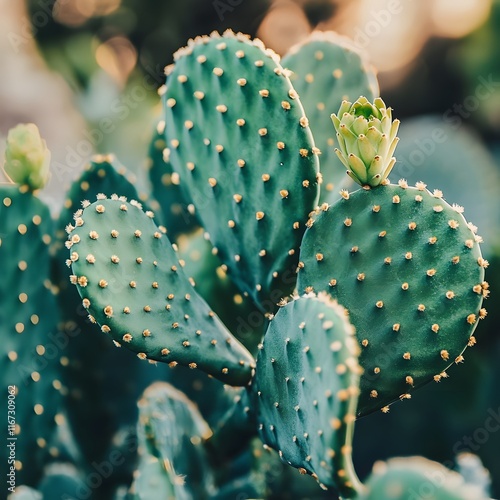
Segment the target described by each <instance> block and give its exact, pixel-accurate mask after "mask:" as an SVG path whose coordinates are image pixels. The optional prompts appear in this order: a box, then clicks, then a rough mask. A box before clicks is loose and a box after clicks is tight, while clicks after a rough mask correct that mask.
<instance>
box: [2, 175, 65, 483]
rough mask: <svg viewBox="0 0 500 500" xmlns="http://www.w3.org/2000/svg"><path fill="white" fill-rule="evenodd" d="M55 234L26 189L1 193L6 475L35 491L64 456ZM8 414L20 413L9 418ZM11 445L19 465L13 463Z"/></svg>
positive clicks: (47, 215) (45, 211) (8, 188)
mask: <svg viewBox="0 0 500 500" xmlns="http://www.w3.org/2000/svg"><path fill="white" fill-rule="evenodd" d="M51 234H52V220H51V217H50V213H49V210H48V208H47V206H46V205H44V204H43V203H42V202H41V201H40V200H39V199H38V198H36V197H35V196H33V194H32V193H31V192H29V191H27V189H25V188H21V190H20V189H19V187H18V186H10V185H9V186H5V185H2V186H1V187H0V276H1V277H2V278H1V280H0V304H1V307H0V339H1V350H0V352H1V356H0V373H1V376H0V380H1V382H2V387H3V388H4V391H5V392H4V394H5V395H4V398H5V412H6V413H5V434H4V438H5V439H7V440H6V441H5V442H4V445H3V447H2V453H1V454H0V472H1V474H2V477H5V475H6V474H7V472H8V471H9V468H10V466H11V465H13V466H14V465H15V466H16V468H17V471H16V481H17V483H18V484H26V485H28V486H33V485H34V484H36V481H37V480H38V478H39V477H40V475H41V472H42V467H43V464H44V463H48V462H49V461H50V460H51V457H50V452H54V454H55V453H57V452H58V450H57V449H56V448H54V449H51V444H52V437H53V435H54V433H55V430H56V423H57V421H58V420H59V418H60V416H59V415H58V414H57V412H58V410H59V403H60V393H59V391H60V390H62V389H63V386H62V383H61V380H60V376H59V375H60V374H59V372H58V365H59V359H60V358H61V352H60V348H59V342H61V341H65V338H64V336H63V335H62V334H61V332H59V331H58V328H57V323H58V310H57V306H56V302H55V297H54V295H53V293H52V285H51V283H50V281H49V279H48V277H49V263H50V258H49V244H50V241H51V236H50V235H51ZM8 402H9V403H11V405H9V406H10V408H8V407H7V403H8ZM8 409H9V410H13V413H10V414H9V415H7V411H8ZM8 419H9V420H10V424H11V427H9V428H7V424H8V423H9V422H8ZM14 440H15V441H14ZM11 443H14V444H15V458H16V463H15V464H9V463H8V459H9V456H10V448H9V447H7V446H6V445H10V444H11Z"/></svg>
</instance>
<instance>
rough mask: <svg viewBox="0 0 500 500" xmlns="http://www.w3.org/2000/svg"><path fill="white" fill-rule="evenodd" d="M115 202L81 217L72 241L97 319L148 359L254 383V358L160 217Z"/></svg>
mask: <svg viewBox="0 0 500 500" xmlns="http://www.w3.org/2000/svg"><path fill="white" fill-rule="evenodd" d="M112 198H113V199H100V200H98V201H97V202H95V203H94V204H92V205H90V204H89V206H86V208H85V209H84V210H83V211H82V212H78V213H77V216H76V219H75V224H76V227H75V229H73V230H72V231H71V232H70V234H69V237H68V242H67V246H68V248H70V259H71V261H72V262H73V272H74V275H72V277H71V281H72V282H73V283H74V284H75V285H77V287H78V290H79V292H80V295H81V296H82V299H83V305H84V307H85V308H87V309H88V310H89V313H90V314H91V317H92V318H94V319H95V320H96V321H97V322H98V323H99V325H100V326H101V330H102V331H103V332H104V333H105V334H109V335H110V336H111V337H112V338H113V339H114V341H115V342H116V343H117V344H119V345H122V346H125V347H128V348H130V349H131V350H133V351H135V352H136V353H138V354H137V355H138V356H139V357H140V358H141V359H146V358H148V359H150V360H156V361H162V362H165V363H170V364H172V365H174V366H175V365H176V364H177V363H179V364H182V365H186V366H189V367H191V368H200V369H202V370H203V371H206V372H207V373H209V374H211V375H213V376H214V377H216V378H219V379H220V380H222V381H224V382H226V383H228V384H230V385H244V384H245V383H247V382H248V381H249V380H250V377H251V373H252V364H253V358H252V357H251V355H250V354H249V353H248V351H247V350H246V349H245V348H244V347H243V346H242V345H241V344H240V343H239V342H238V341H237V340H236V339H235V338H234V337H233V336H232V335H231V334H230V333H229V332H228V331H227V330H226V328H225V327H224V325H223V324H222V323H221V321H220V320H219V318H218V317H217V316H216V315H215V314H214V313H213V312H212V311H211V310H210V308H209V307H208V305H207V304H206V302H205V301H204V300H203V299H202V298H201V297H200V296H199V295H198V294H197V292H196V291H195V290H194V288H193V287H192V285H191V283H190V282H189V280H188V278H187V277H186V275H185V274H184V271H183V269H182V262H179V259H178V256H177V254H176V252H175V250H174V249H173V248H172V245H171V244H170V242H169V241H168V238H167V237H166V236H165V234H164V233H163V231H162V229H161V228H158V227H157V226H156V224H155V223H154V221H153V220H152V218H153V216H154V215H153V213H152V212H146V213H144V212H143V211H142V210H141V208H140V205H138V204H137V202H135V203H133V202H131V203H128V202H126V201H125V200H124V199H118V197H116V196H114V197H112ZM85 205H87V204H85Z"/></svg>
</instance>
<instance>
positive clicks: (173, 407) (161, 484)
mask: <svg viewBox="0 0 500 500" xmlns="http://www.w3.org/2000/svg"><path fill="white" fill-rule="evenodd" d="M138 406H139V424H138V431H137V434H138V438H139V454H140V457H141V458H140V465H139V470H138V474H137V475H136V476H137V477H136V480H135V484H134V487H133V490H135V491H134V493H135V495H136V498H137V499H142V500H149V499H153V498H160V497H161V498H167V497H168V498H176V499H184V498H185V499H191V498H192V499H200V500H203V499H205V498H209V497H210V495H211V494H213V493H214V491H215V486H214V480H213V477H212V471H211V469H210V466H209V462H208V457H207V454H206V451H205V449H204V447H203V444H204V442H205V440H206V439H207V438H209V437H210V436H211V431H210V428H209V427H208V425H207V423H206V422H205V421H204V420H203V417H202V416H201V415H200V413H199V411H198V409H197V408H196V406H195V405H194V404H193V403H192V402H191V401H189V399H187V398H186V396H185V395H184V394H183V393H182V392H180V391H178V390H176V389H175V388H173V387H172V386H171V385H169V384H166V383H164V382H157V383H155V384H153V385H151V386H150V387H148V389H146V391H145V392H144V395H143V396H142V398H141V399H140V400H139V402H138ZM165 495H166V496H165Z"/></svg>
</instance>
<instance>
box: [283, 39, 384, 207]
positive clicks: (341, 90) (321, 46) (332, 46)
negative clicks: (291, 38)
mask: <svg viewBox="0 0 500 500" xmlns="http://www.w3.org/2000/svg"><path fill="white" fill-rule="evenodd" d="M281 64H282V65H283V67H284V68H287V69H290V70H291V71H293V73H292V74H291V75H290V80H291V82H292V84H293V86H294V88H295V90H296V91H297V92H298V94H299V96H300V101H301V102H302V104H303V106H304V108H305V110H306V114H307V117H308V118H309V121H310V124H311V125H310V126H311V130H312V132H313V135H314V141H315V143H316V146H317V147H318V148H319V149H320V150H321V156H320V164H321V174H322V175H323V185H322V190H323V192H322V196H321V197H322V199H324V198H325V197H326V196H327V195H328V194H329V193H336V192H337V191H338V190H337V189H336V188H338V187H339V185H340V184H344V183H345V182H346V181H349V179H348V178H347V176H346V175H345V169H344V168H343V166H342V164H341V163H340V161H339V159H338V158H337V156H336V155H335V152H334V148H335V147H338V140H337V139H336V137H335V129H334V128H333V127H332V122H331V119H330V115H331V114H332V113H336V112H337V111H338V109H339V107H340V105H341V103H342V101H355V100H356V99H357V98H358V97H359V96H360V95H364V96H366V97H367V98H368V99H369V100H372V99H374V98H375V97H378V95H379V88H378V82H377V76H376V73H375V70H374V68H373V67H372V66H370V65H369V64H368V63H367V62H366V60H365V57H364V54H362V53H361V52H360V50H359V48H358V47H356V46H355V45H354V44H353V43H352V41H351V40H349V39H348V38H346V37H344V36H341V35H338V34H337V33H335V32H333V31H330V32H328V31H327V32H323V31H313V32H312V33H311V34H310V35H309V36H308V37H307V38H306V39H305V40H304V41H303V42H301V43H299V44H298V45H295V46H293V47H292V48H291V49H290V51H289V52H288V53H287V54H286V55H285V57H284V58H283V60H282V63H281Z"/></svg>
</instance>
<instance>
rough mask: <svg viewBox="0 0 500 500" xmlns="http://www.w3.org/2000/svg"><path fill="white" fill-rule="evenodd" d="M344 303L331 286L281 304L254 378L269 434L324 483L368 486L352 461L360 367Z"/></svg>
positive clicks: (271, 442) (260, 416) (289, 459)
mask: <svg viewBox="0 0 500 500" xmlns="http://www.w3.org/2000/svg"><path fill="white" fill-rule="evenodd" d="M353 334H354V328H353V327H352V326H351V325H350V323H349V321H348V319H347V317H346V312H345V311H344V309H343V308H342V307H340V306H339V305H338V304H336V303H335V302H334V301H333V300H331V299H330V298H329V297H328V295H327V294H325V293H323V294H321V295H319V296H318V297H316V296H315V295H314V294H310V295H305V296H303V297H301V298H297V299H295V300H293V301H291V302H289V303H288V304H286V305H284V306H283V307H281V308H280V310H279V311H278V313H277V314H276V316H275V317H274V318H273V320H272V321H271V323H270V325H269V329H268V331H267V333H266V336H265V338H264V341H263V345H262V346H261V350H260V352H259V356H258V358H257V370H256V376H255V380H254V382H253V386H252V387H253V391H254V393H255V398H256V405H257V420H258V422H259V432H260V436H261V439H262V440H263V442H264V443H265V444H267V445H268V446H270V447H272V448H274V449H276V450H278V451H279V454H280V457H281V459H282V460H283V461H285V462H286V463H288V464H290V465H292V466H294V467H296V468H298V469H299V470H300V471H301V472H302V473H304V474H305V473H308V474H311V475H313V477H315V478H316V479H317V481H318V482H319V483H320V485H321V486H322V487H323V488H336V489H337V490H338V491H339V493H341V494H342V495H351V496H352V494H353V493H354V492H356V491H358V490H359V489H360V488H361V484H360V483H359V481H358V479H357V477H356V474H355V472H354V468H353V465H352V461H351V451H352V450H351V438H352V431H353V423H354V420H355V411H356V404H357V396H358V393H359V388H358V382H359V375H360V367H359V365H358V361H357V352H358V346H357V344H356V341H355V338H354V336H353Z"/></svg>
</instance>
